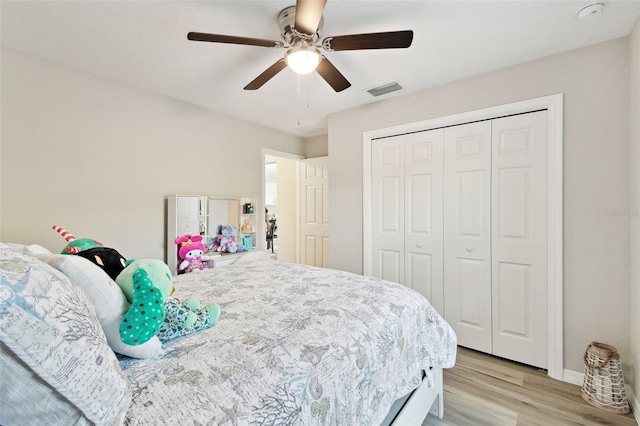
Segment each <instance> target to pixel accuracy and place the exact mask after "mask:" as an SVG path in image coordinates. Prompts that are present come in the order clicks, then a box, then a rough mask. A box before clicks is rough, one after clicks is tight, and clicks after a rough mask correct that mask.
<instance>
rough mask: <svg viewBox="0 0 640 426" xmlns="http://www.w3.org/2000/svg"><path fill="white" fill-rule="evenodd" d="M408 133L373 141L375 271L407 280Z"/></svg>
mask: <svg viewBox="0 0 640 426" xmlns="http://www.w3.org/2000/svg"><path fill="white" fill-rule="evenodd" d="M403 140H404V136H395V137H391V138H385V139H377V140H374V141H373V142H372V144H371V228H372V229H371V241H372V244H371V273H372V275H373V276H375V277H379V278H383V279H385V280H389V281H394V282H397V283H401V284H402V283H404V143H403Z"/></svg>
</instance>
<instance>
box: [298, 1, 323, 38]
mask: <svg viewBox="0 0 640 426" xmlns="http://www.w3.org/2000/svg"><path fill="white" fill-rule="evenodd" d="M326 4H327V0H296V20H295V24H294V26H295V28H296V30H297V31H299V32H301V33H304V34H309V35H313V34H315V33H316V31H317V30H318V24H320V19H322V12H324V6H325V5H326Z"/></svg>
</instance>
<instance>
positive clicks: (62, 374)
mask: <svg viewBox="0 0 640 426" xmlns="http://www.w3.org/2000/svg"><path fill="white" fill-rule="evenodd" d="M29 251H31V252H32V253H33V252H34V250H26V251H20V250H17V249H16V248H14V247H11V246H9V245H6V244H2V243H0V274H1V276H0V318H1V320H0V369H1V370H2V375H1V376H0V394H1V395H2V396H1V397H0V424H2V425H5V426H9V425H13V424H33V423H38V424H97V425H103V424H104V425H106V424H119V423H122V422H123V421H124V417H125V414H126V411H127V409H128V407H129V404H130V403H131V391H130V389H129V384H128V380H127V378H126V377H125V375H124V374H123V373H122V370H121V369H120V366H119V364H118V361H117V359H116V356H115V354H114V353H113V351H112V350H111V348H110V347H109V345H108V344H107V340H106V337H105V333H104V332H103V327H102V325H101V323H100V321H99V319H98V316H97V315H96V309H95V308H94V303H93V302H92V301H91V300H90V298H89V297H88V296H87V293H85V292H84V291H80V290H79V287H78V286H77V285H76V284H75V283H73V282H72V281H71V280H70V279H69V278H68V277H67V276H66V275H65V274H63V273H61V272H60V271H58V270H57V269H55V268H52V267H50V266H49V265H47V264H46V263H44V262H42V261H40V260H38V259H37V258H36V257H34V256H33V255H31V254H30V253H29ZM44 251H45V253H42V252H41V253H40V255H42V254H46V250H44ZM69 257H73V256H69ZM82 260H85V259H82ZM87 262H88V261H87ZM88 263H91V262H88ZM93 266H95V265H93ZM96 268H98V267H97V266H96ZM98 269H99V268H98ZM103 274H104V272H103ZM105 275H106V274H105Z"/></svg>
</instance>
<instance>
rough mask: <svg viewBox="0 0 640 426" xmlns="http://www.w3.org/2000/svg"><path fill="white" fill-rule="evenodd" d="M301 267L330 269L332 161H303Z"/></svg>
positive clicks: (324, 158)
mask: <svg viewBox="0 0 640 426" xmlns="http://www.w3.org/2000/svg"><path fill="white" fill-rule="evenodd" d="M300 218H301V220H300V239H301V240H300V263H304V264H307V265H311V266H318V267H322V268H327V267H328V266H329V157H319V158H311V159H308V160H301V161H300Z"/></svg>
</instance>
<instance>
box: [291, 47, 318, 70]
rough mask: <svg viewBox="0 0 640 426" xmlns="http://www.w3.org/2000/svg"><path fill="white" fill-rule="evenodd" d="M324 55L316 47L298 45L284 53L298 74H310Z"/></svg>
mask: <svg viewBox="0 0 640 426" xmlns="http://www.w3.org/2000/svg"><path fill="white" fill-rule="evenodd" d="M321 59H322V56H321V55H320V51H319V50H318V49H316V48H315V47H306V46H298V47H294V48H292V49H289V50H288V51H287V53H286V54H285V55H284V60H285V62H286V63H287V65H288V66H289V68H291V69H292V70H293V72H295V73H297V74H303V75H304V74H309V73H310V72H312V71H313V70H315V69H316V68H317V66H318V64H319V63H320V60H321Z"/></svg>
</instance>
